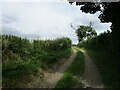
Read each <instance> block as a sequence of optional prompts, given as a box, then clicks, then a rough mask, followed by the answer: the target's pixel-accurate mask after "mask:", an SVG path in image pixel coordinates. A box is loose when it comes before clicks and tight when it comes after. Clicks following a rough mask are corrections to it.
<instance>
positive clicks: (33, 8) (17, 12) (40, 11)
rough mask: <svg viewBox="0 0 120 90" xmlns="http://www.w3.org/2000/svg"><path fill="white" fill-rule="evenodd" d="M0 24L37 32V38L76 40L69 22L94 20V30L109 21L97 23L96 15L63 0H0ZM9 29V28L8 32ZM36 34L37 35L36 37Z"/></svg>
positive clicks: (83, 22) (80, 22)
mask: <svg viewBox="0 0 120 90" xmlns="http://www.w3.org/2000/svg"><path fill="white" fill-rule="evenodd" d="M2 5H3V12H2V16H3V24H4V25H5V26H7V27H12V28H15V29H17V31H19V32H20V33H21V34H20V35H22V34H26V35H27V36H28V35H33V34H34V35H33V36H35V35H39V37H40V38H41V39H44V38H46V39H48V38H50V39H51V38H57V37H62V36H67V37H70V38H71V39H72V40H73V43H77V37H76V36H75V32H74V30H72V29H71V27H70V23H73V24H74V25H75V26H77V25H81V24H84V25H88V24H89V22H90V21H93V22H94V28H95V29H97V32H103V31H104V30H107V29H109V26H110V24H100V21H99V19H98V18H97V16H98V15H99V13H96V14H95V15H91V14H85V13H82V12H81V11H80V10H79V7H77V6H75V5H70V4H69V3H67V2H61V3H60V2H59V3H58V2H47V3H46V2H38V3H30V2H27V3H15V2H13V3H2ZM11 32H12V31H11ZM37 37H38V36H37Z"/></svg>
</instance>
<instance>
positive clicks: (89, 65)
mask: <svg viewBox="0 0 120 90" xmlns="http://www.w3.org/2000/svg"><path fill="white" fill-rule="evenodd" d="M80 51H82V52H83V54H84V56H85V59H84V60H85V71H84V78H85V80H84V85H85V87H88V88H89V87H90V88H103V87H104V86H103V84H102V82H101V78H100V74H99V72H98V71H97V68H96V66H95V65H94V63H93V62H92V60H91V58H90V57H89V55H88V54H87V52H86V51H85V50H81V49H80Z"/></svg>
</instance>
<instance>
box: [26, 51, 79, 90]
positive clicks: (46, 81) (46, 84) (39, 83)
mask: <svg viewBox="0 0 120 90" xmlns="http://www.w3.org/2000/svg"><path fill="white" fill-rule="evenodd" d="M76 55H77V51H76V50H75V49H73V52H72V55H71V56H70V57H69V59H68V60H62V61H61V62H60V63H58V64H56V65H55V67H54V69H53V70H52V71H49V72H48V71H42V70H40V71H39V73H40V75H38V76H37V77H33V80H32V81H31V82H30V83H28V84H27V85H26V86H25V87H26V88H54V87H55V85H56V83H57V82H58V81H59V79H60V78H61V77H62V76H63V75H64V72H65V70H66V69H67V68H68V67H69V66H70V64H71V63H72V62H73V60H74V59H75V57H76ZM41 72H43V75H42V76H41Z"/></svg>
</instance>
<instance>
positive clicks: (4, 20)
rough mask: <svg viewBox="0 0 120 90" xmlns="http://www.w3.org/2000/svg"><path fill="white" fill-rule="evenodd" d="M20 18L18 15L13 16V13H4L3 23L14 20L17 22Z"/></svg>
mask: <svg viewBox="0 0 120 90" xmlns="http://www.w3.org/2000/svg"><path fill="white" fill-rule="evenodd" d="M17 21H18V19H17V17H16V16H11V15H4V14H3V15H2V23H6V24H9V23H12V22H17Z"/></svg>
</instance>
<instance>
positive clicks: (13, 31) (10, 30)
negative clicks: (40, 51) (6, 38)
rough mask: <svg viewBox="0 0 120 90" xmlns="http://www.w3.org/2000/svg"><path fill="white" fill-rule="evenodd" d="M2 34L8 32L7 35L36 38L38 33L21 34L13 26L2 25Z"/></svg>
mask: <svg viewBox="0 0 120 90" xmlns="http://www.w3.org/2000/svg"><path fill="white" fill-rule="evenodd" d="M2 34H8V35H16V36H20V37H23V38H25V37H26V38H28V39H31V38H38V37H39V35H37V34H23V33H21V32H20V30H17V29H15V28H11V27H7V26H2Z"/></svg>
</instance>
